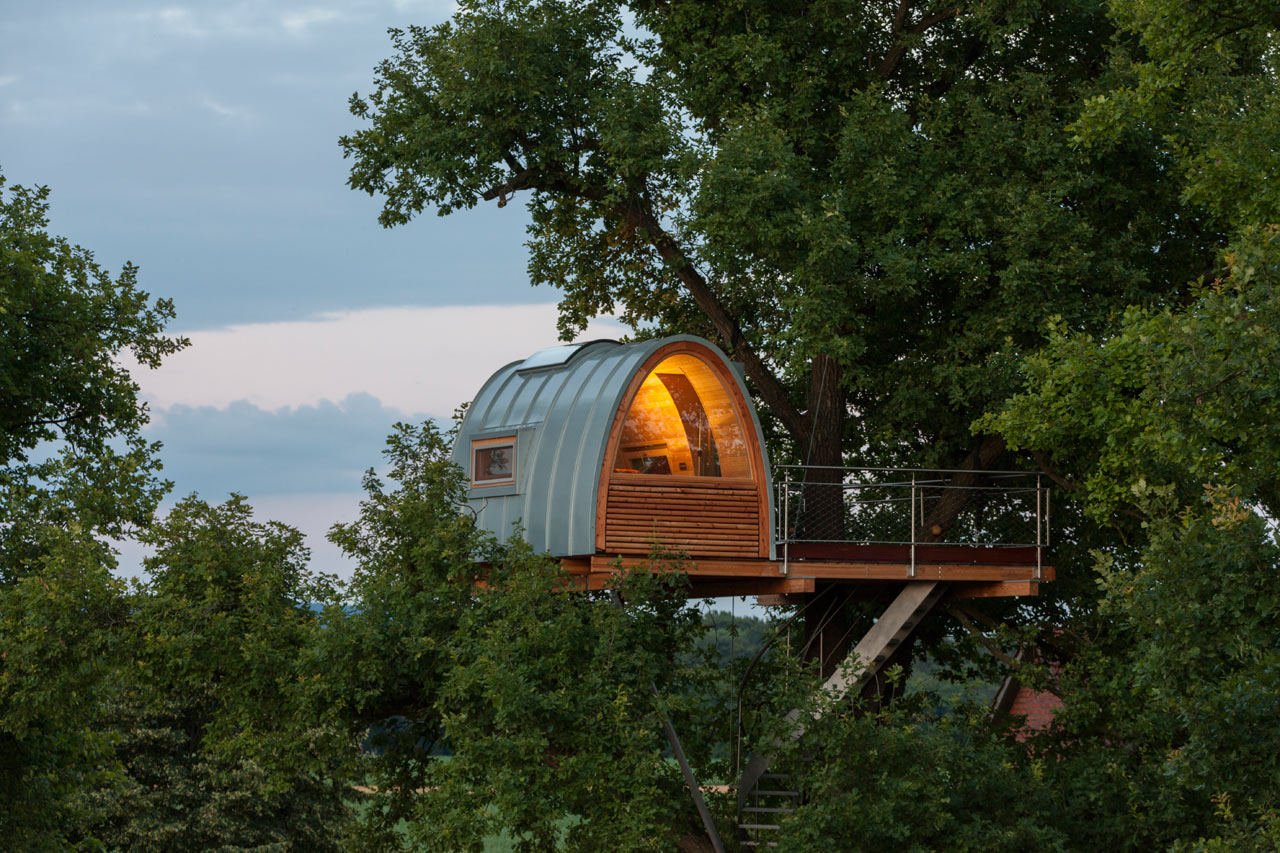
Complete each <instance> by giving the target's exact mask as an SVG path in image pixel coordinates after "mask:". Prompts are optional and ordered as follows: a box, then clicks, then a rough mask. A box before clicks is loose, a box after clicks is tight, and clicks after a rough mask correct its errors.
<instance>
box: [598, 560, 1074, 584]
mask: <svg viewBox="0 0 1280 853" xmlns="http://www.w3.org/2000/svg"><path fill="white" fill-rule="evenodd" d="M574 559H589V560H590V572H591V573H592V574H595V573H597V572H613V571H614V570H615V568H616V564H617V563H618V561H619V559H620V560H621V564H622V566H623V568H628V569H630V568H644V567H647V566H648V565H649V563H650V560H649V558H648V557H647V556H644V557H642V556H627V555H624V556H622V557H621V558H619V557H616V556H614V557H611V556H605V555H599V554H597V555H595V556H593V557H590V558H574ZM685 569H686V571H688V573H689V577H690V578H691V579H693V580H694V581H695V582H696V581H697V579H698V578H704V577H706V578H710V577H721V578H725V577H733V578H781V577H792V578H811V579H814V580H837V581H841V580H845V581H859V580H882V581H963V582H967V583H998V582H1010V581H1032V580H1036V577H1035V571H1036V569H1035V566H1029V565H1025V564H1012V565H1000V564H991V565H959V564H954V563H917V564H916V573H915V577H912V576H911V565H910V564H909V563H876V562H847V561H835V560H793V561H791V563H790V565H789V566H788V571H787V574H786V575H783V574H782V564H781V563H780V562H778V561H776V560H761V559H724V558H716V557H693V558H690V559H689V560H688V561H687V562H686V563H685ZM1053 579H1054V568H1053V566H1044V567H1043V568H1042V569H1041V576H1040V578H1039V580H1040V581H1042V582H1043V581H1051V580H1053Z"/></svg>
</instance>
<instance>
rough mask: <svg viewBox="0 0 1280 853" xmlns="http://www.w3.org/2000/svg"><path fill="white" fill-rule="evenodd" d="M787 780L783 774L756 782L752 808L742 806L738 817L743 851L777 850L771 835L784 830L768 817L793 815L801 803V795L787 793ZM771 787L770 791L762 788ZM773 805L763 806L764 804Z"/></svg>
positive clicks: (767, 774)
mask: <svg viewBox="0 0 1280 853" xmlns="http://www.w3.org/2000/svg"><path fill="white" fill-rule="evenodd" d="M787 781H788V777H787V776H786V774H783V773H765V774H763V775H761V777H760V779H759V780H757V782H756V787H755V788H753V789H752V790H751V793H750V794H749V795H748V797H749V799H750V802H751V803H752V805H749V806H743V807H742V809H741V813H740V815H739V817H738V820H739V821H745V822H740V823H739V824H738V835H739V837H740V838H742V839H743V840H742V842H741V843H742V846H743V847H777V846H778V842H776V841H770V840H769V835H770V834H772V833H775V832H777V831H778V830H779V829H781V826H780V825H779V824H776V823H772V822H769V820H768V815H784V814H791V813H792V812H793V811H795V810H796V806H797V805H799V802H800V792H799V791H792V790H788V788H789V787H790V786H789V785H788V784H787ZM761 784H768V785H769V787H768V788H762V787H760V786H761ZM762 802H764V803H769V804H770V805H761V803H762Z"/></svg>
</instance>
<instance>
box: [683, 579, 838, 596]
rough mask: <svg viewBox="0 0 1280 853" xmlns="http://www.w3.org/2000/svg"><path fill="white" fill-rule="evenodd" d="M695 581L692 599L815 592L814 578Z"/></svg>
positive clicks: (691, 594) (691, 589)
mask: <svg viewBox="0 0 1280 853" xmlns="http://www.w3.org/2000/svg"><path fill="white" fill-rule="evenodd" d="M690 579H691V580H693V581H694V583H693V586H692V587H691V588H690V590H689V597H690V598H721V597H725V596H735V597H736V596H739V595H756V596H767V595H775V596H781V595H788V594H796V593H808V592H813V589H814V580H813V578H746V579H744V580H736V579H735V580H727V579H726V580H717V581H710V582H708V581H700V580H697V579H696V578H692V577H691V578H690Z"/></svg>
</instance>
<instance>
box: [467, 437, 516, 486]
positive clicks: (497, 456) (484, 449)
mask: <svg viewBox="0 0 1280 853" xmlns="http://www.w3.org/2000/svg"><path fill="white" fill-rule="evenodd" d="M515 481H516V440H515V437H514V436H512V437H509V438H496V439H494V438H491V439H485V440H482V441H477V442H474V443H473V444H472V445H471V484H472V485H473V486H500V485H506V484H508V483H514V482H515Z"/></svg>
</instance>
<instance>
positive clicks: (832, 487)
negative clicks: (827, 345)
mask: <svg viewBox="0 0 1280 853" xmlns="http://www.w3.org/2000/svg"><path fill="white" fill-rule="evenodd" d="M840 373H841V371H840V365H839V363H838V362H837V361H836V359H835V358H833V357H831V356H828V355H819V356H815V357H814V359H813V362H812V364H811V366H810V373H809V401H808V402H809V405H808V410H807V411H806V412H805V417H806V420H807V421H808V423H809V424H810V432H809V435H807V436H803V437H797V438H801V439H802V440H803V442H804V443H803V444H798V445H797V447H796V455H797V456H799V458H800V461H801V462H802V463H803V464H805V465H815V466H827V467H819V468H812V469H808V470H806V471H805V472H804V484H803V489H802V492H801V493H802V495H803V501H802V503H801V506H800V509H799V512H797V513H796V517H795V519H794V521H795V525H794V527H795V531H796V536H797V538H799V539H809V540H819V541H822V540H832V541H839V540H841V539H843V538H844V528H845V517H844V516H845V510H844V491H843V489H842V488H841V485H840V484H841V482H842V480H843V472H841V471H840V470H839V467H840V465H842V464H843V462H844V447H843V443H844V426H845V418H847V417H848V412H847V407H846V405H845V397H844V389H843V388H842V387H841V385H840V378H841V377H840Z"/></svg>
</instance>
